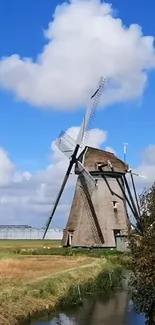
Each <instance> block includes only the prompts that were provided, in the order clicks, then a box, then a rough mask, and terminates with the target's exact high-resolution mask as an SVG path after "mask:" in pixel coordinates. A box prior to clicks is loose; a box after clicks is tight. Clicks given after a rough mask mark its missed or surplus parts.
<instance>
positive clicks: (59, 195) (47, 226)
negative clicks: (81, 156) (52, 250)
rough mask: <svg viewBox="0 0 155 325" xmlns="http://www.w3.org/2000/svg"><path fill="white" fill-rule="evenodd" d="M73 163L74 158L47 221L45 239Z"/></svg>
mask: <svg viewBox="0 0 155 325" xmlns="http://www.w3.org/2000/svg"><path fill="white" fill-rule="evenodd" d="M73 164H74V161H73V160H72V161H71V162H70V164H69V166H68V169H67V172H66V174H65V177H64V180H63V182H62V185H61V188H60V191H59V193H58V196H57V198H56V201H55V203H54V206H53V209H52V211H51V214H50V217H49V218H48V220H47V223H46V226H45V231H44V234H43V239H44V238H45V236H46V233H47V230H48V228H49V226H50V223H51V221H52V218H53V216H54V213H55V210H56V208H57V205H58V203H59V201H60V198H61V195H62V193H63V190H64V188H65V185H66V183H67V181H68V178H69V175H70V172H71V170H72V166H73Z"/></svg>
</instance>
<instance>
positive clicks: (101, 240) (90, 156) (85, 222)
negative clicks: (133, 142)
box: [62, 147, 128, 247]
mask: <svg viewBox="0 0 155 325" xmlns="http://www.w3.org/2000/svg"><path fill="white" fill-rule="evenodd" d="M79 159H80V160H81V162H82V163H83V166H84V167H85V168H86V169H87V171H88V172H89V173H90V174H91V175H92V176H93V178H94V179H95V180H96V186H95V189H94V191H93V193H92V196H91V200H90V202H89V197H88V196H87V193H86V191H85V184H83V180H82V178H81V177H80V175H79V176H78V178H77V183H76V188H75V193H74V198H73V202H72V206H71V210H70V214H69V218H68V222H67V226H66V228H65V230H64V235H63V241H62V242H63V246H73V247H79V246H82V247H85V246H86V247H89V246H96V247H116V237H115V236H116V234H120V235H126V234H127V229H128V217H127V209H126V201H125V199H123V200H122V199H121V198H122V196H123V193H122V191H121V189H120V186H119V185H118V182H117V180H116V178H115V175H114V174H113V172H112V171H111V170H110V168H109V166H107V161H108V160H109V161H110V162H111V163H112V165H113V167H114V169H115V174H116V175H122V174H126V172H127V170H128V166H127V165H126V164H125V163H124V162H123V161H121V160H120V159H118V158H117V157H116V156H115V155H114V154H113V153H110V152H107V151H103V150H99V149H95V148H91V147H86V148H85V150H84V151H83V152H82V153H81V156H80V158H79ZM98 165H102V172H101V171H100V170H99V169H98ZM75 173H77V174H78V171H76V168H75ZM122 185H123V184H122ZM110 189H111V190H112V192H113V193H116V194H117V196H116V195H115V194H112V193H111V191H110ZM120 197H121V198H120Z"/></svg>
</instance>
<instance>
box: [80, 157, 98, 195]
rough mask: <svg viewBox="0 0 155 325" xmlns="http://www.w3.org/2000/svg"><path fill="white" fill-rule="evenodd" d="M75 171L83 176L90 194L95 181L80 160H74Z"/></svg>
mask: <svg viewBox="0 0 155 325" xmlns="http://www.w3.org/2000/svg"><path fill="white" fill-rule="evenodd" d="M76 173H77V174H78V175H79V176H80V175H82V176H83V177H84V178H85V182H86V185H87V188H88V191H89V194H90V196H91V195H92V193H93V191H94V189H95V186H96V181H95V179H94V178H93V177H92V176H91V174H90V173H89V172H88V171H87V169H86V168H85V167H84V166H83V165H82V164H81V162H80V161H77V162H76Z"/></svg>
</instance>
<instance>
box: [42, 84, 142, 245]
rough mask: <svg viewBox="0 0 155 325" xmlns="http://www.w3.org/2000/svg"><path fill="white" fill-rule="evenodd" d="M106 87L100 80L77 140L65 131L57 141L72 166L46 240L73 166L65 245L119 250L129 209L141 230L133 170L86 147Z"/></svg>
mask: <svg viewBox="0 0 155 325" xmlns="http://www.w3.org/2000/svg"><path fill="white" fill-rule="evenodd" d="M104 85H105V79H104V78H101V80H100V83H99V86H98V88H97V90H96V91H95V92H94V94H93V95H92V96H91V100H90V106H89V107H88V109H87V111H86V114H85V117H84V120H83V123H82V125H81V128H80V131H79V134H78V136H77V139H76V141H75V140H73V139H72V138H71V137H70V136H69V135H68V134H66V133H65V132H62V133H61V134H60V136H59V138H58V140H57V143H56V144H57V146H58V148H59V149H60V150H61V151H62V152H63V153H64V154H65V155H66V156H67V157H68V158H69V166H68V169H67V171H66V174H65V177H64V180H63V183H62V185H61V188H60V190H59V193H58V196H57V198H56V201H55V203H54V206H53V209H52V212H51V215H50V217H49V218H48V220H47V223H46V227H45V231H44V235H43V239H44V238H45V236H46V233H47V230H48V228H49V226H50V223H51V221H52V218H53V216H54V213H55V211H56V208H57V206H58V203H59V200H60V198H61V195H62V193H63V190H64V188H65V185H66V183H67V181H68V178H69V176H70V173H71V170H72V167H73V165H74V166H75V174H76V175H77V176H78V178H77V183H76V188H75V193H74V198H73V202H72V206H71V210H70V214H69V218H68V221H67V225H66V228H65V229H64V234H63V240H62V243H63V246H74V247H79V246H87V247H88V246H93V247H110V248H112V247H116V238H117V236H121V238H126V237H127V232H128V228H129V227H130V225H131V223H130V220H129V217H128V211H127V206H128V207H129V208H130V210H131V212H132V214H133V216H134V217H135V218H136V220H137V222H138V223H139V229H140V228H141V227H140V211H139V205H138V203H137V202H138V201H136V203H135V200H134V198H133V196H132V193H131V190H130V187H129V184H128V180H127V178H126V174H128V173H129V172H130V174H131V177H132V176H133V175H132V171H130V170H129V166H128V165H127V164H126V162H124V161H122V160H120V159H119V158H117V157H116V156H115V155H114V154H113V153H110V152H107V151H104V150H100V149H96V148H92V147H88V146H86V145H85V143H86V140H87V138H88V135H89V132H88V131H89V130H90V126H91V121H92V118H93V115H94V113H95V110H96V108H97V105H98V104H99V100H100V97H101V94H102V92H103V89H104Z"/></svg>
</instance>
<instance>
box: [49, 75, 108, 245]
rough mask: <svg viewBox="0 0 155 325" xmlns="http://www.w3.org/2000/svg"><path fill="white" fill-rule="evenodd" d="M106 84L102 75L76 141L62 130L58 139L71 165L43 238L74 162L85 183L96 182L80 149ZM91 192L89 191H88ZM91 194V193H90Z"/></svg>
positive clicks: (86, 136) (59, 145)
mask: <svg viewBox="0 0 155 325" xmlns="http://www.w3.org/2000/svg"><path fill="white" fill-rule="evenodd" d="M104 85H105V79H104V78H103V77H101V79H100V82H99V86H98V87H97V89H96V90H95V92H94V93H93V95H92V96H91V99H90V105H89V106H88V108H87V110H86V114H85V116H84V119H83V122H82V125H81V128H80V131H79V134H78V136H77V139H76V141H74V140H73V139H72V138H71V137H70V136H69V135H67V134H66V133H65V132H61V134H60V136H59V138H58V141H57V146H58V147H59V149H60V150H61V151H62V152H63V153H64V154H65V155H66V156H67V157H68V158H69V159H70V161H69V165H68V169H67V171H66V174H65V177H64V180H63V182H62V185H61V188H60V191H59V193H58V196H57V198H56V201H55V203H54V206H53V209H52V212H51V215H50V217H49V218H48V220H47V224H46V226H45V231H44V235H43V239H44V238H45V236H46V233H47V230H48V228H49V226H50V223H51V221H52V218H53V216H54V213H55V211H56V208H57V206H58V203H59V201H60V198H61V196H62V193H63V191H64V188H65V185H66V183H67V181H68V178H69V176H70V173H71V170H72V167H73V165H74V164H76V167H77V169H78V168H79V170H80V173H81V174H82V175H85V176H84V178H85V180H84V181H85V183H86V186H87V187H89V186H88V182H90V184H91V186H92V187H93V186H94V184H95V181H94V179H93V178H92V177H91V175H90V174H89V173H88V172H87V171H86V170H85V169H84V168H83V167H82V165H81V163H80V161H79V160H78V153H79V150H80V149H81V147H82V146H83V145H84V143H85V142H86V140H87V138H88V131H89V129H90V125H91V121H92V118H93V116H94V113H95V111H96V108H97V106H98V104H99V100H100V97H101V95H102V92H103V89H104ZM88 193H89V191H88ZM88 195H90V194H88Z"/></svg>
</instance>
